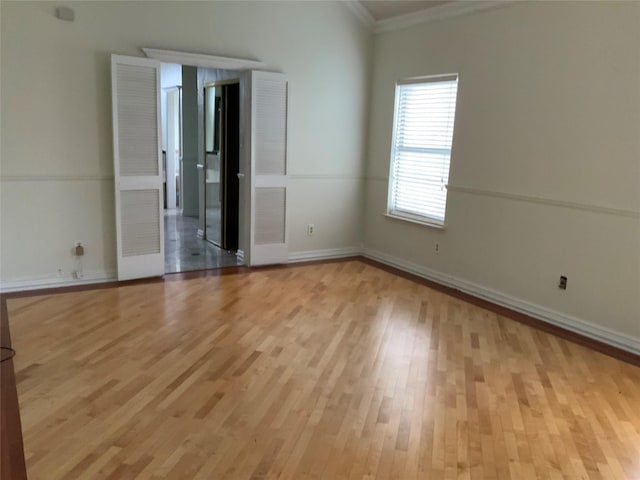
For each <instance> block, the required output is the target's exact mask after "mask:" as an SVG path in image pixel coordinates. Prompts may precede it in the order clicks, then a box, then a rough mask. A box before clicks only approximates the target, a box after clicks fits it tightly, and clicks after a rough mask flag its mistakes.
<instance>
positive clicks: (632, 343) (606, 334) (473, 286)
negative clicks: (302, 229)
mask: <svg viewBox="0 0 640 480" xmlns="http://www.w3.org/2000/svg"><path fill="white" fill-rule="evenodd" d="M361 253H362V255H363V256H365V257H367V258H370V259H372V260H376V261H378V262H380V263H384V264H385V265H389V266H392V267H395V268H398V269H400V270H403V271H405V272H408V273H412V274H414V275H417V276H419V277H422V278H425V279H427V280H431V281H433V282H435V283H439V284H441V285H444V286H447V287H451V288H455V289H457V290H460V291H462V292H464V293H468V294H469V295H473V296H474V297H477V298H481V299H483V300H487V301H489V302H491V303H494V304H496V305H500V306H503V307H507V308H510V309H511V310H515V311H516V312H520V313H524V314H525V315H529V316H530V317H533V318H536V319H538V320H541V321H543V322H546V323H548V324H550V325H555V326H557V327H560V328H564V329H565V330H569V331H571V332H574V333H577V334H579V335H582V336H584V337H587V338H591V339H593V340H597V341H599V342H602V343H606V344H607V345H611V346H613V347H616V348H619V349H621V350H625V351H627V352H631V353H634V354H636V355H640V338H635V337H632V336H630V335H623V334H620V333H618V332H616V331H615V330H612V329H610V328H606V327H602V326H600V325H596V324H594V323H591V322H588V321H586V320H582V319H580V318H577V317H574V316H571V315H567V314H564V313H561V312H557V311H555V310H551V309H549V308H546V307H543V306H540V305H536V304H534V303H530V302H527V301H525V300H521V299H519V298H516V297H512V296H510V295H507V294H504V293H502V292H499V291H497V290H493V289H491V288H487V287H484V286H482V285H479V284H477V283H474V282H469V281H467V280H463V279H461V278H457V277H453V276H451V275H447V274H444V273H441V272H438V271H436V270H432V269H430V268H427V267H424V266H422V265H418V264H417V263H413V262H409V261H407V260H403V259H401V258H398V257H395V256H392V255H388V254H386V253H382V252H379V251H377V250H373V249H370V248H367V247H364V248H363V250H362V252H361Z"/></svg>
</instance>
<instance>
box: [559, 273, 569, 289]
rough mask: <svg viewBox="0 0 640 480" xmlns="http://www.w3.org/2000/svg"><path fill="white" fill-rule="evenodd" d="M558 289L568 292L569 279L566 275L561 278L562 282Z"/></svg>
mask: <svg viewBox="0 0 640 480" xmlns="http://www.w3.org/2000/svg"><path fill="white" fill-rule="evenodd" d="M558 288H559V289H560V290H566V289H567V277H565V276H564V275H563V276H561V277H560V282H559V283H558Z"/></svg>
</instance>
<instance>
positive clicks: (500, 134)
mask: <svg viewBox="0 0 640 480" xmlns="http://www.w3.org/2000/svg"><path fill="white" fill-rule="evenodd" d="M639 48H640V3H638V2H628V3H624V2H620V3H618V2H567V3H563V2H526V3H516V4H514V5H511V6H508V7H504V8H500V9H495V10H489V11H484V12H481V13H477V14H473V15H467V16H464V17H458V18H453V19H448V20H444V21H439V22H435V23H429V24H425V25H420V26H416V27H412V28H410V29H407V30H404V31H397V32H391V33H386V34H380V35H378V36H376V38H375V45H374V60H373V65H374V69H373V85H372V95H371V124H370V135H369V138H370V141H369V158H368V167H367V180H366V193H365V205H366V224H365V234H364V241H365V244H366V247H367V249H368V252H369V254H371V255H373V256H377V257H378V258H383V259H386V261H389V262H392V263H396V264H403V265H405V266H408V267H409V268H412V269H414V270H416V271H421V272H423V273H426V274H430V275H433V276H435V277H439V278H441V279H447V280H448V281H451V282H452V283H453V284H458V285H463V286H466V287H469V288H470V289H472V290H473V289H476V290H477V291H479V292H483V293H485V294H487V295H488V296H493V298H501V299H502V300H506V301H507V302H509V301H510V302H512V303H513V304H514V305H521V306H526V307H527V308H532V309H534V310H536V311H537V312H539V313H541V314H543V313H544V314H545V315H547V314H548V316H549V317H550V318H555V319H560V320H566V321H569V322H573V323H574V324H576V325H577V324H579V323H580V321H586V322H589V323H590V324H592V325H586V326H585V325H584V324H583V325H582V327H584V328H591V327H593V329H594V331H597V332H600V333H602V334H605V335H608V334H610V337H611V338H619V337H618V335H621V336H622V341H623V342H627V347H629V346H630V345H631V348H635V349H637V350H638V351H639V352H640V220H639V217H640V213H639V212H640V54H639ZM441 73H459V75H460V81H459V90H458V92H459V93H458V108H457V115H456V124H455V133H454V141H453V152H452V160H451V174H450V179H449V183H450V185H451V188H450V191H449V197H448V206H447V218H446V229H445V230H438V229H434V228H429V227H423V226H420V225H414V224H409V223H406V222H402V221H397V220H393V219H389V218H386V217H384V216H383V213H384V212H385V209H386V200H387V185H388V181H387V180H388V172H389V152H390V145H391V129H392V121H393V101H394V83H395V82H396V80H398V79H401V78H406V77H411V76H419V75H430V74H441ZM436 243H439V245H440V252H439V253H438V254H436V252H435V244H436ZM560 275H566V276H568V289H567V290H566V291H561V290H559V289H558V288H557V283H558V279H559V276H560Z"/></svg>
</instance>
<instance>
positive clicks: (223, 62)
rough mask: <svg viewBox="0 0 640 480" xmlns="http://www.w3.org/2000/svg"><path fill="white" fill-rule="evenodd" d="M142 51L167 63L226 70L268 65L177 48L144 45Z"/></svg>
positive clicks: (257, 68)
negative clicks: (167, 48) (183, 50)
mask: <svg viewBox="0 0 640 480" xmlns="http://www.w3.org/2000/svg"><path fill="white" fill-rule="evenodd" d="M142 51H143V52H144V54H145V55H146V56H147V57H148V58H153V59H155V60H159V61H161V62H165V63H179V64H181V65H189V66H193V67H205V68H221V69H224V70H263V69H264V68H265V67H266V65H265V64H264V63H262V62H258V61H256V60H246V59H244V58H232V57H219V56H216V55H206V54H202V53H190V52H178V51H175V50H160V49H157V48H146V47H143V48H142Z"/></svg>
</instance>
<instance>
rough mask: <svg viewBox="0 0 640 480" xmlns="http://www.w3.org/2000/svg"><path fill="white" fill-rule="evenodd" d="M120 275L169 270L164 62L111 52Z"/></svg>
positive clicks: (127, 276)
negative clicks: (162, 113)
mask: <svg viewBox="0 0 640 480" xmlns="http://www.w3.org/2000/svg"><path fill="white" fill-rule="evenodd" d="M111 94H112V99H113V158H114V176H115V200H116V234H117V259H118V280H128V279H132V278H143V277H154V276H159V275H162V274H164V217H163V211H162V208H163V202H162V164H161V156H160V152H161V150H160V149H161V147H160V133H159V132H160V63H159V62H157V61H156V60H151V59H147V58H137V57H123V56H120V55H112V57H111Z"/></svg>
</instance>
